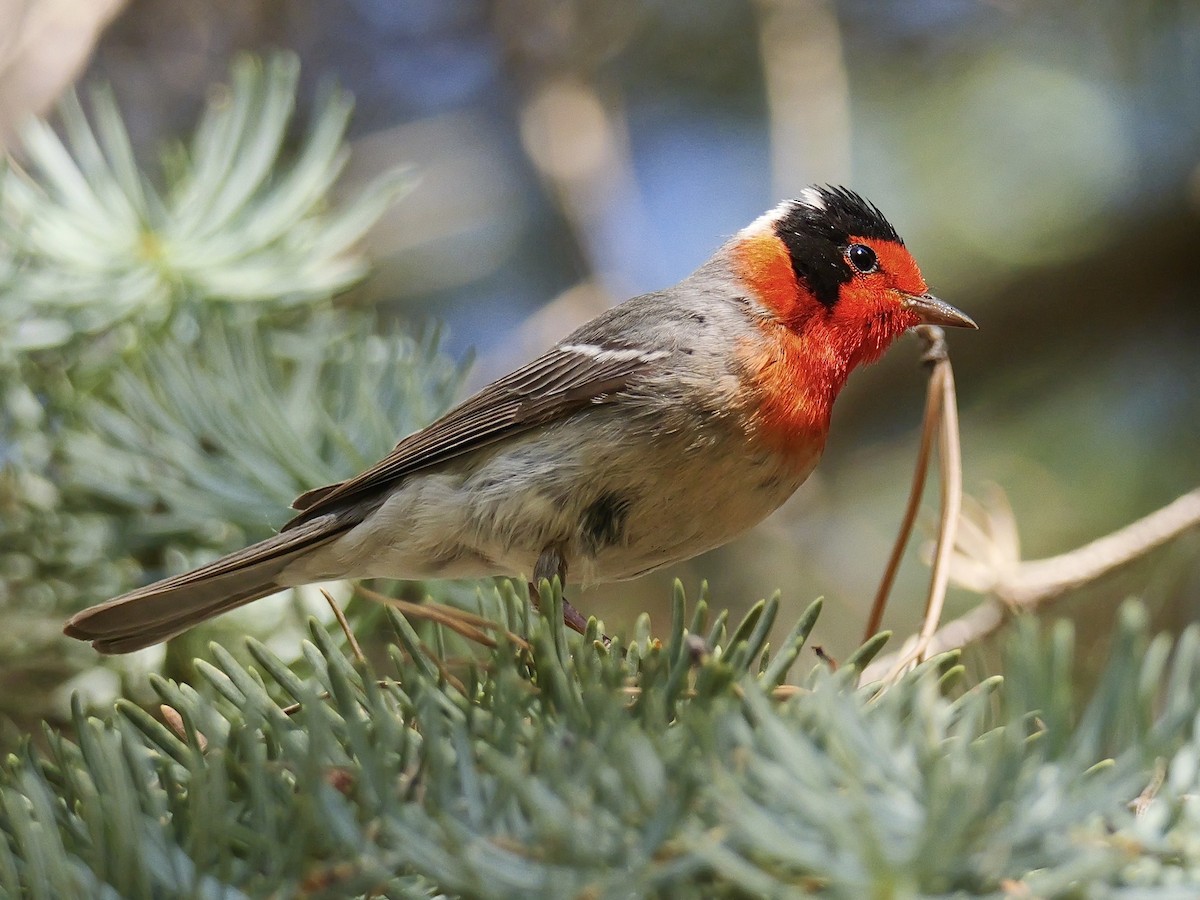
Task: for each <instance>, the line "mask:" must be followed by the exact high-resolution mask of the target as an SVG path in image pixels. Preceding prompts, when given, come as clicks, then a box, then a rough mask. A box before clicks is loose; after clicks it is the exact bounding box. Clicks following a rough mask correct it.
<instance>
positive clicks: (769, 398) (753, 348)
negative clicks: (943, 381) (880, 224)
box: [733, 229, 924, 465]
mask: <svg viewBox="0 0 1200 900" xmlns="http://www.w3.org/2000/svg"><path fill="white" fill-rule="evenodd" d="M870 243H872V245H875V243H876V242H870ZM881 243H882V242H881ZM894 246H895V247H896V250H898V251H899V253H901V254H904V256H905V257H907V256H908V254H907V251H906V250H904V248H903V247H901V246H899V245H894ZM876 251H877V252H880V253H881V255H882V253H887V254H888V255H889V256H892V257H893V258H892V259H891V260H889V262H893V263H898V262H899V259H898V258H896V257H895V256H894V254H892V253H891V247H890V246H888V245H887V244H883V246H876ZM733 257H734V259H733V261H734V267H735V271H737V273H738V275H739V276H740V277H741V278H742V280H743V281H744V282H745V283H746V285H747V286H748V287H749V288H750V289H751V290H752V291H753V293H754V294H755V296H756V298H757V299H758V300H759V302H760V303H761V304H762V305H763V306H764V307H765V308H766V310H767V311H768V312H769V313H770V314H771V315H770V317H769V318H764V319H763V320H762V321H761V323H760V328H761V330H762V336H763V338H765V340H764V339H749V340H746V341H745V342H744V343H743V345H742V346H741V347H740V348H739V357H740V359H741V362H742V364H743V366H744V367H745V369H744V371H745V372H746V375H747V376H748V377H747V381H748V383H749V384H751V385H753V387H751V388H750V392H751V394H752V396H750V397H747V398H746V399H747V404H748V408H750V409H752V410H754V412H753V413H752V414H751V416H750V420H751V421H750V427H751V428H752V429H753V430H754V431H755V433H756V436H757V437H759V438H760V439H761V440H762V441H763V442H764V443H766V444H767V445H768V446H770V447H772V449H774V450H776V451H777V452H780V453H783V454H784V455H786V456H788V457H792V458H795V459H796V461H797V465H803V464H805V463H806V462H807V461H808V460H809V459H811V454H812V453H813V452H817V453H819V452H820V451H821V449H822V448H823V447H824V445H825V437H826V434H827V433H828V431H829V421H830V415H831V413H832V410H833V403H834V400H835V399H836V398H837V395H838V393H839V392H840V391H841V389H842V387H843V386H844V385H845V383H846V379H847V377H849V375H850V372H851V371H853V370H854V368H855V367H856V366H858V365H860V364H863V363H867V362H873V361H874V360H875V359H877V358H878V357H879V356H880V355H882V354H883V352H884V351H885V350H886V349H887V348H888V346H889V345H890V344H891V343H892V341H893V340H894V339H895V338H896V336H897V335H899V334H900V333H901V332H903V331H904V330H905V329H906V328H908V327H911V326H912V325H914V324H916V321H915V317H911V318H912V319H913V321H909V318H910V315H909V314H907V313H906V312H905V311H904V310H902V309H900V308H899V307H898V306H896V304H895V301H894V300H893V301H890V302H889V300H888V298H887V297H886V296H884V292H883V291H881V290H873V289H872V288H871V286H869V285H867V284H859V283H858V282H850V283H848V284H847V285H846V287H845V288H844V289H843V294H842V295H841V296H840V297H839V300H838V303H837V304H836V308H835V309H830V308H828V307H826V306H824V305H822V304H821V303H820V302H818V301H817V299H816V298H815V297H813V296H812V294H811V293H809V291H808V290H807V289H806V287H805V286H804V284H803V283H801V282H799V281H798V280H797V279H796V276H795V274H794V271H793V269H792V263H791V258H790V257H789V255H788V252H787V248H786V246H785V245H784V243H783V241H781V240H780V239H779V238H778V237H777V236H776V235H775V234H774V233H772V232H770V231H768V230H765V229H764V230H763V231H762V232H757V233H754V234H751V235H747V236H745V237H743V238H742V239H741V240H740V241H739V242H738V243H737V244H736V245H735V247H734V250H733ZM914 271H915V265H914ZM915 277H916V279H920V273H919V272H915ZM921 284H922V287H921V289H922V290H924V287H923V282H922V283H921ZM914 286H915V281H914Z"/></svg>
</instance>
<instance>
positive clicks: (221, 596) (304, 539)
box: [63, 516, 345, 653]
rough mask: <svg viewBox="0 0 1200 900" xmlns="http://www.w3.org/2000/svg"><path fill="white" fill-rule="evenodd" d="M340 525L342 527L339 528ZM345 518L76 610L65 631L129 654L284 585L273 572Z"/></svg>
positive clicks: (319, 522)
mask: <svg viewBox="0 0 1200 900" xmlns="http://www.w3.org/2000/svg"><path fill="white" fill-rule="evenodd" d="M339 526H341V527H339ZM344 527H345V523H344V522H337V521H336V519H335V517H333V516H322V517H321V518H319V519H314V520H313V521H311V522H305V523H303V524H301V525H299V526H297V527H295V528H292V529H290V530H288V531H285V532H282V533H281V534H277V535H274V536H273V537H269V538H267V539H266V540H264V541H259V542H258V543H257V544H251V545H250V546H249V547H246V548H245V549H244V550H238V551H237V552H235V553H230V554H229V555H228V556H223V557H221V558H220V559H218V560H214V561H213V562H211V563H209V564H208V565H206V566H201V567H200V568H199V569H193V570H192V571H191V572H184V573H183V574H182V575H175V576H174V577H172V578H165V579H163V580H162V581H156V582H155V583H154V584H148V585H146V587H143V588H138V589H137V590H136V591H130V592H129V593H128V594H122V595H121V596H120V597H117V598H115V599H113V600H109V601H108V602H107V603H101V604H100V605H98V606H93V607H92V608H91V609H85V610H83V612H80V613H76V614H75V615H74V616H72V617H71V619H70V620H69V621H68V622H67V624H66V627H64V628H63V633H64V634H67V635H69V636H70V637H73V638H79V640H81V641H91V642H92V646H93V647H95V648H96V649H97V650H99V651H100V652H101V653H129V652H131V651H133V650H140V649H142V648H143V647H149V646H150V645H151V644H157V643H159V642H160V641H165V640H167V639H168V638H172V637H174V636H175V635H177V634H180V633H181V632H184V631H187V630H188V629H189V628H191V627H192V626H193V625H198V624H199V623H200V622H203V621H205V620H206V619H211V618H212V617H213V616H216V615H219V614H221V613H223V612H226V611H228V610H231V609H234V608H236V607H238V606H242V605H243V604H246V603H249V602H250V601H252V600H257V599H258V598H259V597H265V596H267V595H268V594H274V593H275V592H276V591H279V590H282V589H283V588H284V587H286V586H287V585H284V584H281V583H279V582H278V581H276V578H277V576H278V575H279V574H280V573H281V572H282V571H283V570H284V569H285V568H286V567H287V566H288V564H289V563H291V562H293V561H295V560H296V559H297V558H299V557H300V556H303V555H304V554H305V553H308V552H309V551H311V550H313V549H314V548H315V547H318V546H320V545H321V544H324V543H325V542H327V541H329V540H332V539H333V538H335V537H337V535H338V534H340V533H341V531H342V530H343V528H344Z"/></svg>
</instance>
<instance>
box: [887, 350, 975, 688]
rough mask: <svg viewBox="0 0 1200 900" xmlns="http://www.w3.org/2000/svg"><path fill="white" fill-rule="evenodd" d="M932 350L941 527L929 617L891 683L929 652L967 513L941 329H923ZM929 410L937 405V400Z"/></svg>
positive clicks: (950, 375) (955, 407) (953, 395)
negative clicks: (964, 511)
mask: <svg viewBox="0 0 1200 900" xmlns="http://www.w3.org/2000/svg"><path fill="white" fill-rule="evenodd" d="M918 333H919V334H920V336H921V338H922V339H923V340H925V341H926V343H927V345H928V347H927V349H926V351H925V353H924V355H923V357H922V358H923V359H924V360H926V361H928V362H931V363H932V364H933V374H932V375H931V376H930V393H931V395H932V394H933V393H935V392H936V394H937V396H938V397H939V398H940V400H939V401H938V403H937V407H938V413H939V415H938V420H939V422H938V425H939V431H938V436H939V441H938V458H939V462H940V473H941V501H942V502H941V506H942V514H941V523H940V525H939V528H938V542H937V550H936V551H935V553H934V560H933V568H932V572H931V574H930V580H929V595H928V597H927V599H926V601H925V616H924V619H923V620H922V623H921V630H920V632H919V634H918V635H917V639H916V642H915V643H914V644H913V646H912V648H911V649H910V650H908V652H905V653H902V654H900V659H899V661H898V662H897V663H896V664H895V666H894V667H893V669H892V670H891V672H889V674H888V677H887V679H885V680H886V681H888V682H891V681H894V680H895V679H896V678H899V677H900V675H901V674H903V672H904V671H905V670H906V669H908V667H909V666H911V665H914V664H916V663H919V662H920V661H921V660H923V659H924V658H925V656H926V654H927V652H928V649H929V646H930V642H931V641H932V639H933V636H934V634H935V633H936V632H937V627H938V624H939V622H941V618H942V610H943V609H944V608H945V603H946V589H947V588H948V587H949V584H950V559H951V557H952V555H953V552H954V542H955V538H956V536H957V534H958V520H959V516H960V513H961V512H962V446H961V444H960V441H959V431H958V400H957V396H956V393H955V390H954V370H953V368H952V367H951V365H950V355H949V352H948V351H947V349H946V340H945V334H944V333H943V332H942V330H941V329H940V328H937V327H934V326H922V327H921V328H920V329H918ZM929 405H930V407H932V406H934V404H933V402H932V400H931V402H930V404H929Z"/></svg>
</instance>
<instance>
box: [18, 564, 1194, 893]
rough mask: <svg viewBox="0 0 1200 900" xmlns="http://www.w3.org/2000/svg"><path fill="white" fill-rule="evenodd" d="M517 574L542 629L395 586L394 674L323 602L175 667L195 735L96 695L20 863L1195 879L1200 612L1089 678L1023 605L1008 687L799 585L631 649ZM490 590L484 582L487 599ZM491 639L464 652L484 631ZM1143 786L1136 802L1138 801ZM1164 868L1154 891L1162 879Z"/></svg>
mask: <svg viewBox="0 0 1200 900" xmlns="http://www.w3.org/2000/svg"><path fill="white" fill-rule="evenodd" d="M546 595H548V596H552V597H554V601H555V602H553V603H551V604H550V605H549V607H548V609H547V617H545V618H543V617H541V616H538V615H536V614H534V613H532V612H531V609H530V607H529V605H528V603H527V602H526V601H525V600H524V599H523V598H522V597H520V596H519V595H518V594H517V593H516V592H515V591H514V590H512V589H511V588H510V587H509V586H508V585H502V586H501V587H500V588H498V589H496V590H494V591H493V592H491V593H490V594H484V593H483V592H481V594H480V606H481V610H480V611H481V612H484V613H485V614H487V615H489V616H491V617H493V618H494V619H496V620H497V621H498V622H502V623H503V624H504V625H505V626H507V627H508V628H510V629H512V631H514V632H516V633H517V634H523V635H526V636H527V637H528V646H527V647H525V646H521V645H519V644H517V643H514V642H511V641H509V640H506V639H503V638H502V639H501V640H500V642H499V644H498V646H497V647H496V648H494V649H492V650H487V651H479V650H475V651H473V652H471V651H469V650H468V648H467V647H465V646H464V645H463V644H462V639H460V638H458V637H457V636H455V635H452V634H447V633H445V632H444V631H443V630H442V628H441V626H437V625H429V624H422V625H420V626H418V627H414V626H413V625H412V624H410V622H409V621H407V620H405V619H404V618H402V617H400V616H399V615H396V614H394V613H391V612H390V611H389V615H390V617H391V621H392V624H393V626H394V628H395V643H394V645H393V646H392V647H391V648H390V653H389V656H390V661H389V663H388V664H387V665H385V666H384V667H382V668H381V669H380V670H379V671H374V670H371V669H370V668H368V667H366V666H365V665H362V664H356V663H354V662H353V661H352V660H351V659H350V658H349V657H348V656H347V654H346V653H345V652H344V650H343V649H342V647H341V646H339V644H340V642H339V641H337V640H335V639H333V638H331V636H330V635H329V633H328V632H327V631H326V630H325V629H324V628H323V627H314V628H313V630H312V641H311V642H310V643H306V644H305V645H304V647H303V656H304V659H305V660H306V661H307V663H308V665H309V666H310V667H311V675H310V676H309V677H305V678H301V677H298V676H297V675H296V674H295V672H294V671H293V670H292V669H291V668H289V667H288V666H287V665H286V664H284V663H283V662H282V661H281V660H280V659H279V658H278V657H277V656H275V655H274V654H272V653H271V652H270V651H268V650H267V649H266V648H265V647H264V646H263V645H262V644H259V643H257V642H254V641H251V642H250V645H249V650H250V653H251V655H252V656H253V658H254V663H253V664H252V665H249V666H248V665H244V664H242V663H240V662H238V661H237V660H236V659H235V658H234V657H233V656H232V655H231V654H229V653H227V652H225V651H223V650H221V649H220V648H219V647H214V648H213V650H214V654H215V660H216V661H215V664H207V663H203V664H201V665H200V672H201V674H202V676H203V678H202V681H203V682H204V684H205V688H206V690H204V691H197V690H196V689H193V688H192V687H189V686H188V685H186V684H179V683H176V682H173V681H168V680H166V679H160V678H155V679H154V689H155V691H156V692H157V694H158V696H159V698H160V699H161V702H162V703H163V704H164V705H165V706H167V707H170V708H171V709H173V710H174V711H175V713H176V714H177V716H178V719H177V721H178V722H179V723H180V724H179V725H178V728H179V731H178V732H177V731H174V730H172V729H171V728H169V727H167V726H166V725H164V724H163V723H162V722H161V721H160V720H159V719H158V718H155V717H152V716H151V715H149V714H148V713H147V712H145V711H144V710H143V709H142V708H141V707H139V706H136V705H133V704H131V703H128V702H125V701H122V702H120V703H119V704H118V706H117V709H116V711H115V713H114V714H113V715H111V716H109V717H108V718H107V719H104V720H100V719H96V718H89V717H88V716H86V715H85V713H84V712H83V710H82V708H78V707H77V709H76V714H75V728H76V738H75V739H73V740H68V739H67V738H66V737H64V736H62V735H61V734H59V733H57V732H54V731H47V733H46V734H45V736H44V739H45V745H46V748H47V749H45V750H43V751H39V750H35V749H33V746H32V745H27V746H25V747H24V748H23V749H22V750H21V751H20V752H19V753H17V754H15V755H13V756H12V757H11V758H10V759H9V760H8V762H7V764H6V766H5V770H4V772H3V775H2V777H0V885H3V886H4V888H5V891H6V894H5V895H6V896H28V897H36V898H59V897H112V898H118V897H120V898H140V897H204V898H210V897H211V898H217V897H221V898H234V897H246V898H256V897H267V896H274V897H354V896H372V897H382V896H386V897H432V896H444V895H450V896H467V897H514V898H516V897H597V898H599V897H652V896H663V897H689V896H704V897H722V896H728V897H785V896H795V895H796V894H797V893H802V892H814V893H819V894H821V895H822V896H828V897H845V898H864V897H916V896H1001V895H1002V894H1004V893H1009V894H1010V895H1016V896H1021V894H1020V893H1015V894H1014V893H1013V892H1017V891H1019V890H1024V891H1027V892H1028V893H1027V894H1026V895H1027V896H1037V897H1130V898H1132V897H1145V896H1157V897H1172V896H1178V897H1181V898H1182V897H1185V896H1195V894H1196V892H1197V891H1198V890H1200V827H1198V826H1200V816H1198V814H1197V811H1196V808H1195V806H1196V804H1195V799H1194V795H1195V792H1196V791H1197V790H1198V788H1200V784H1198V780H1200V739H1198V735H1197V732H1196V729H1195V727H1194V723H1195V721H1196V717H1197V714H1198V713H1200V690H1198V688H1200V629H1196V628H1189V629H1188V630H1187V631H1186V632H1184V634H1183V635H1182V636H1181V637H1180V639H1179V640H1178V641H1176V642H1174V643H1173V644H1172V642H1171V641H1169V640H1168V639H1166V638H1163V637H1159V638H1155V639H1154V640H1148V638H1147V635H1146V630H1145V629H1146V618H1145V615H1144V612H1143V610H1142V609H1141V607H1139V606H1138V605H1136V604H1133V603H1130V604H1127V605H1126V606H1125V607H1124V608H1123V610H1122V612H1121V615H1120V621H1119V623H1118V626H1117V629H1116V635H1115V638H1114V641H1113V646H1112V650H1111V659H1110V662H1109V665H1108V669H1107V672H1106V674H1105V676H1104V677H1103V678H1102V680H1101V682H1100V684H1099V687H1098V688H1097V690H1096V692H1095V694H1094V695H1093V696H1092V697H1091V698H1090V700H1088V701H1087V702H1086V703H1084V704H1082V705H1080V704H1078V702H1077V699H1076V698H1074V697H1073V696H1072V690H1071V686H1070V685H1071V682H1070V679H1069V678H1068V677H1067V673H1068V672H1069V671H1070V670H1071V667H1072V663H1073V661H1072V658H1071V657H1072V643H1071V632H1070V629H1069V628H1068V627H1066V626H1064V625H1058V626H1054V627H1052V628H1051V629H1049V630H1048V631H1045V632H1040V631H1039V630H1038V629H1037V627H1036V626H1035V625H1033V624H1032V623H1030V622H1022V623H1019V624H1018V627H1017V628H1016V631H1015V634H1014V635H1013V638H1012V640H1011V641H1010V642H1009V645H1008V651H1007V655H1006V663H1005V671H1007V672H1008V673H1009V674H1008V676H1007V680H1006V683H1004V684H1001V683H1000V680H999V679H996V678H992V679H986V680H984V681H981V682H978V683H975V684H965V682H966V679H965V675H964V671H963V667H962V666H961V665H959V663H958V659H957V655H956V654H948V655H946V656H943V657H940V658H937V659H933V660H930V661H929V662H927V663H925V664H924V665H923V666H921V667H920V668H919V669H918V670H916V671H915V672H913V673H911V674H909V675H907V676H905V677H904V678H903V679H901V680H900V681H899V683H897V684H896V685H894V686H892V687H890V688H889V689H887V690H881V689H880V688H879V686H878V685H865V686H857V685H856V683H855V682H856V678H857V674H858V671H859V667H860V666H861V665H863V664H865V663H866V661H867V660H868V659H869V657H870V655H871V653H872V652H873V651H874V650H878V649H879V647H880V646H882V641H881V640H877V641H875V642H873V644H871V645H868V646H867V647H866V648H864V651H863V652H862V653H860V654H857V655H856V658H855V659H854V660H853V661H851V662H849V663H848V664H847V665H845V666H843V667H842V668H841V669H840V670H839V671H837V672H833V671H831V670H830V669H829V668H828V667H827V666H826V665H824V664H821V665H818V666H817V667H816V668H814V669H813V670H812V671H811V672H810V673H809V674H808V675H807V676H806V677H804V678H803V679H802V680H801V683H800V685H799V686H797V687H793V688H786V687H785V688H782V689H781V688H779V687H778V686H779V685H780V684H781V683H782V681H783V679H784V678H785V677H786V676H787V673H788V671H789V670H790V669H792V668H794V667H795V665H796V663H797V661H798V659H799V654H800V652H801V647H802V645H803V642H804V639H805V638H806V637H807V634H808V631H809V630H810V629H811V627H812V624H813V623H814V621H815V620H816V615H817V611H818V609H819V602H818V603H817V604H814V605H813V607H812V608H810V610H809V611H808V612H807V613H806V614H805V616H804V617H803V619H802V620H801V621H800V622H799V623H798V624H797V626H796V628H795V629H793V631H792V632H791V634H790V635H789V637H788V638H787V640H786V642H785V643H784V645H783V646H782V647H781V649H780V651H779V652H778V654H776V655H774V656H770V655H769V654H768V653H767V652H766V648H765V647H764V644H763V641H764V639H765V635H766V634H767V633H768V631H769V630H770V627H771V625H772V624H773V622H774V619H775V616H776V614H777V611H778V601H777V600H775V599H772V600H771V601H768V602H767V603H765V604H759V605H758V606H757V607H755V608H754V609H753V610H752V611H751V613H750V615H749V616H748V618H747V620H746V621H745V622H743V623H742V624H741V625H740V626H739V627H738V628H736V629H732V630H731V629H729V628H727V627H726V624H725V617H724V616H721V617H719V618H718V619H717V621H716V623H715V624H713V623H710V622H709V621H708V615H707V610H706V607H705V604H704V603H703V601H701V602H700V603H699V604H698V605H697V608H696V610H695V611H694V612H693V613H692V615H691V616H690V618H688V619H686V621H685V615H684V608H683V607H684V604H683V599H682V591H678V592H677V597H676V603H675V611H674V619H673V622H672V626H671V633H670V637H669V638H668V639H667V641H666V642H665V643H664V642H660V641H658V640H655V639H653V638H652V637H650V636H649V633H648V627H647V625H646V623H645V622H644V621H643V622H642V623H640V625H639V628H638V633H637V634H636V635H635V636H634V638H633V639H631V640H629V641H628V642H625V643H621V642H617V643H615V644H614V645H613V646H612V647H610V648H605V647H604V645H603V643H602V642H599V641H596V640H593V639H591V638H592V637H594V635H592V636H589V638H587V639H585V638H580V637H579V636H577V635H574V634H572V633H568V632H565V631H564V630H563V629H562V627H561V626H558V625H555V624H553V623H554V622H555V621H556V620H555V619H554V618H553V616H554V613H555V612H556V611H557V610H558V609H559V608H560V607H559V606H558V605H557V603H558V595H557V594H552V592H551V591H550V590H549V586H548V585H547V586H546ZM485 598H486V599H485ZM468 653H469V660H470V661H469V662H467V661H465V659H466V657H465V656H464V655H465V654H468ZM452 658H458V660H459V661H458V663H456V664H455V663H452V664H450V665H449V666H447V665H444V664H442V663H441V661H442V660H446V659H452ZM1139 798H1140V800H1139ZM1151 888H1153V889H1154V893H1152V894H1148V893H1146V891H1148V890H1150V889H1151Z"/></svg>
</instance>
